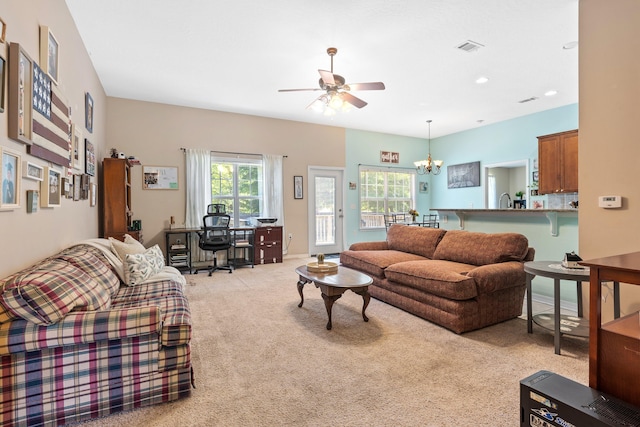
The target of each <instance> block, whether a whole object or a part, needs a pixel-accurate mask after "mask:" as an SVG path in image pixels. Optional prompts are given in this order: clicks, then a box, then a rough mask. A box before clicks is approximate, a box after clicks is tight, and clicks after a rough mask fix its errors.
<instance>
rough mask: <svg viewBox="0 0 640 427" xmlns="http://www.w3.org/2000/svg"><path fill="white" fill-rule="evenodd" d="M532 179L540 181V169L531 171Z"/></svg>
mask: <svg viewBox="0 0 640 427" xmlns="http://www.w3.org/2000/svg"><path fill="white" fill-rule="evenodd" d="M531 180H532V181H533V182H538V171H533V172H531Z"/></svg>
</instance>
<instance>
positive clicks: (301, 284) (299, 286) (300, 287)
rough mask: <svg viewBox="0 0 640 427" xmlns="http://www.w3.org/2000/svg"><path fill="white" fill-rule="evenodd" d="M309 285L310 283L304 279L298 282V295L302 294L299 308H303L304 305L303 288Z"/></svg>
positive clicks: (301, 278)
mask: <svg viewBox="0 0 640 427" xmlns="http://www.w3.org/2000/svg"><path fill="white" fill-rule="evenodd" d="M307 283H309V281H308V280H307V279H305V278H304V277H300V279H299V280H298V293H299V294H300V304H298V307H302V304H303V303H304V296H303V295H302V288H304V285H306V284H307Z"/></svg>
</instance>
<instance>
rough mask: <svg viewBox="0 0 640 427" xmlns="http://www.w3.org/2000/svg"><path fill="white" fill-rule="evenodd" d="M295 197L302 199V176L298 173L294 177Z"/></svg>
mask: <svg viewBox="0 0 640 427" xmlns="http://www.w3.org/2000/svg"><path fill="white" fill-rule="evenodd" d="M293 198H294V199H302V198H303V193H302V176H300V175H296V176H294V177H293Z"/></svg>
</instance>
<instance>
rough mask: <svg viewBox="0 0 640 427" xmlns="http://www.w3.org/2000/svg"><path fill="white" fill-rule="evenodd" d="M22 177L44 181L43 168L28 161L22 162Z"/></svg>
mask: <svg viewBox="0 0 640 427" xmlns="http://www.w3.org/2000/svg"><path fill="white" fill-rule="evenodd" d="M22 177H23V178H27V179H33V180H34V181H42V180H43V179H44V168H43V167H42V166H38V165H36V164H35V163H31V162H28V161H26V160H25V161H24V162H22Z"/></svg>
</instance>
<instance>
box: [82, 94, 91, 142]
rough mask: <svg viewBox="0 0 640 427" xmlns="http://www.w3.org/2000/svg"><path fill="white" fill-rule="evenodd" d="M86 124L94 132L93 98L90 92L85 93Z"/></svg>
mask: <svg viewBox="0 0 640 427" xmlns="http://www.w3.org/2000/svg"><path fill="white" fill-rule="evenodd" d="M84 126H85V127H86V128H87V130H88V131H89V133H93V98H92V97H91V94H90V93H89V92H87V93H85V94H84Z"/></svg>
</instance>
